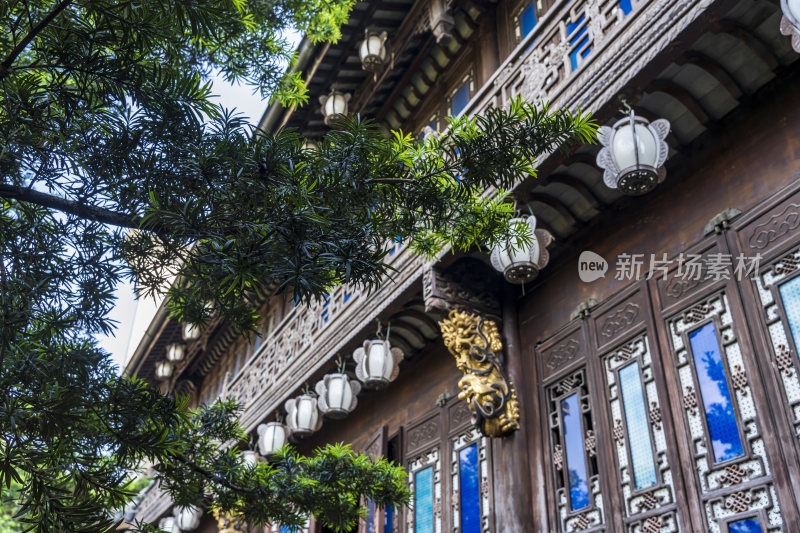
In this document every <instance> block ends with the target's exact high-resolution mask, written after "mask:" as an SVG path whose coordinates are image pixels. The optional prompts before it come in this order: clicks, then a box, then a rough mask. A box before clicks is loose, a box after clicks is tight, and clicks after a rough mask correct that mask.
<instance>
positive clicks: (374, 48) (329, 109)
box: [319, 29, 390, 126]
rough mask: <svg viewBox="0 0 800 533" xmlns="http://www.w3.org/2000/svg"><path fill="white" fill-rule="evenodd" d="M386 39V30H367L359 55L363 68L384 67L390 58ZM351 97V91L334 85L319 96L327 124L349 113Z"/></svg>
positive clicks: (375, 68) (379, 69) (360, 45)
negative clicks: (338, 88) (342, 90)
mask: <svg viewBox="0 0 800 533" xmlns="http://www.w3.org/2000/svg"><path fill="white" fill-rule="evenodd" d="M386 39H387V35H386V32H385V31H383V32H377V31H374V30H369V29H368V30H365V32H364V39H363V40H362V41H361V43H360V44H359V47H358V57H359V59H360V60H361V68H362V69H364V70H366V71H367V72H372V73H374V74H377V73H378V72H380V71H382V70H383V69H384V67H385V66H386V63H387V61H388V60H389V59H390V54H389V47H388V45H387V43H386ZM350 97H351V95H350V94H349V93H343V92H341V91H338V90H336V89H335V88H333V87H331V90H330V92H329V93H328V94H325V95H322V96H320V97H319V105H320V111H321V112H322V116H323V121H324V122H325V125H326V126H330V124H331V121H332V120H334V119H337V118H341V117H344V116H346V115H347V111H348V107H349V104H350Z"/></svg>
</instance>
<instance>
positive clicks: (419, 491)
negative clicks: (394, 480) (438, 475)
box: [414, 466, 433, 533]
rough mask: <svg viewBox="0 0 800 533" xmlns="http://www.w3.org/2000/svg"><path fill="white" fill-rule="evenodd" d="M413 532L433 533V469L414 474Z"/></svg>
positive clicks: (429, 468)
mask: <svg viewBox="0 0 800 533" xmlns="http://www.w3.org/2000/svg"><path fill="white" fill-rule="evenodd" d="M414 524H415V527H414V531H415V532H416V533H433V467H432V466H429V467H428V468H426V469H424V470H420V471H419V472H417V473H416V474H414Z"/></svg>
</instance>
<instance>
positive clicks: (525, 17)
mask: <svg viewBox="0 0 800 533" xmlns="http://www.w3.org/2000/svg"><path fill="white" fill-rule="evenodd" d="M535 26H536V6H535V5H534V3H533V2H531V3H530V4H529V5H528V7H526V8H525V9H523V10H522V13H520V14H519V29H520V32H521V33H522V36H523V37H525V36H526V35H528V34H529V33H530V32H531V31H532V30H533V28H534V27H535Z"/></svg>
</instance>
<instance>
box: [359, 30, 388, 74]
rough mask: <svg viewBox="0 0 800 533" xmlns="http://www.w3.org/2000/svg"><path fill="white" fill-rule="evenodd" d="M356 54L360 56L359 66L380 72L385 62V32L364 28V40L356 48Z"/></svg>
mask: <svg viewBox="0 0 800 533" xmlns="http://www.w3.org/2000/svg"><path fill="white" fill-rule="evenodd" d="M358 56H359V58H361V68H363V69H364V70H366V71H368V72H380V71H381V70H383V65H384V63H386V56H387V51H386V32H385V31H384V32H381V33H378V32H375V31H369V30H366V31H365V32H364V40H363V41H361V46H359V48H358Z"/></svg>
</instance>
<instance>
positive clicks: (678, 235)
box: [127, 0, 800, 533]
mask: <svg viewBox="0 0 800 533" xmlns="http://www.w3.org/2000/svg"><path fill="white" fill-rule="evenodd" d="M793 9H795V10H797V11H800V9H798V5H797V2H793V1H792V0H788V1H787V0H781V1H780V2H779V1H778V0H716V1H715V0H693V1H691V2H690V1H685V0H571V1H570V0H534V1H533V2H529V1H528V0H523V1H503V0H500V1H497V2H490V1H479V0H475V1H464V2H459V1H447V0H417V1H414V0H378V1H365V2H360V3H358V4H357V5H356V7H355V9H354V11H353V13H352V17H351V19H350V21H349V22H348V24H347V25H346V26H345V27H344V28H343V37H342V39H341V40H340V41H339V42H338V43H336V44H331V45H312V44H310V43H309V42H307V41H303V42H302V43H301V45H300V50H299V53H300V60H299V61H298V63H297V65H296V67H295V68H297V69H299V70H300V71H301V72H302V75H303V77H304V79H305V80H306V81H307V83H308V86H309V89H310V93H311V97H312V98H311V100H312V102H314V105H311V104H310V105H307V106H305V107H301V108H297V109H295V108H290V109H285V108H282V107H280V106H279V105H273V106H272V107H270V108H269V109H268V110H267V111H266V113H265V114H264V117H263V119H262V120H261V127H262V128H264V129H266V130H275V129H277V128H282V127H294V128H298V129H299V131H300V132H302V134H303V135H305V136H307V137H308V138H309V139H311V140H313V139H314V138H315V137H319V136H320V135H322V134H323V133H324V132H325V131H326V129H327V126H326V124H325V118H326V117H325V115H324V114H323V112H324V111H325V110H326V109H327V112H328V113H331V112H340V111H342V110H343V108H342V106H346V107H347V111H348V112H351V113H361V114H362V115H365V116H370V117H373V118H375V119H376V120H378V121H379V122H381V123H383V124H385V125H386V126H387V127H389V128H403V129H404V130H406V131H413V132H420V133H422V132H423V131H424V130H425V129H426V128H432V129H434V130H436V129H438V130H442V129H444V128H445V127H446V123H445V120H444V119H445V117H447V116H449V115H459V114H467V115H471V114H479V113H481V112H483V111H484V110H485V109H487V108H488V107H490V106H503V105H505V104H506V103H507V102H508V101H509V100H510V99H511V98H513V97H515V96H517V95H521V96H522V97H523V98H526V99H528V100H531V101H540V100H548V101H550V102H551V104H552V105H553V106H557V107H562V106H568V107H571V108H575V107H580V108H581V109H584V110H590V111H592V112H593V113H594V115H595V117H596V119H597V121H598V122H599V123H600V124H603V125H605V126H607V129H604V130H602V135H601V140H602V141H603V143H604V144H606V145H607V146H605V147H604V146H602V145H591V146H580V147H577V148H576V150H574V151H573V152H572V153H570V154H563V153H553V154H550V155H548V156H547V157H544V158H542V160H541V161H540V162H539V166H538V169H539V175H538V177H537V178H535V179H534V178H529V179H526V180H524V181H522V182H521V183H519V184H518V186H517V187H516V189H515V190H514V194H515V198H516V201H517V203H518V205H519V207H520V211H521V212H522V213H525V216H528V215H527V213H529V212H530V213H533V215H534V217H535V221H534V220H530V223H535V227H536V228H537V230H538V233H537V241H538V244H539V246H538V248H537V249H536V250H531V251H530V253H529V255H528V256H527V259H526V258H522V260H521V262H522V263H525V262H526V261H527V263H528V264H522V265H521V264H520V261H519V260H520V258H519V257H517V258H516V260H515V258H511V257H508V256H507V254H506V255H505V256H504V255H503V254H504V251H503V250H498V252H496V254H495V255H496V257H495V258H494V264H495V267H499V268H501V269H506V267H511V268H510V269H509V270H507V272H506V274H507V275H506V276H505V277H504V275H503V273H501V272H498V271H497V269H496V268H495V267H493V266H492V263H493V261H492V258H490V256H489V255H488V254H485V253H478V252H476V253H472V254H453V253H449V252H448V253H443V254H442V255H441V257H440V258H439V260H438V261H435V262H429V263H426V262H425V261H424V260H423V259H422V258H420V257H418V256H415V255H413V254H412V253H410V252H409V251H408V250H407V249H406V247H404V246H403V245H402V243H396V244H395V247H394V249H393V251H392V253H391V256H390V257H389V261H390V263H391V264H392V266H393V267H394V268H396V269H397V274H396V275H395V276H394V279H393V280H391V281H389V280H387V281H386V283H384V284H383V285H382V286H381V287H379V288H378V289H377V290H374V291H373V292H369V293H368V292H364V291H361V290H359V289H358V288H353V287H345V286H343V287H338V288H336V289H335V290H334V291H333V292H332V293H331V294H330V295H329V296H328V297H327V298H326V299H325V300H324V301H320V302H318V303H316V304H314V305H311V306H308V307H306V306H295V305H293V302H292V300H291V297H288V298H287V297H284V296H280V297H276V298H274V299H273V300H272V301H269V302H267V303H266V304H265V306H264V308H263V313H262V314H263V322H262V326H261V330H262V335H261V337H260V338H257V339H255V340H253V341H252V342H250V341H248V339H245V338H241V337H239V336H237V335H236V334H234V333H233V330H232V329H230V328H229V327H228V325H226V324H225V323H223V322H218V321H217V322H213V323H211V324H209V325H208V326H207V327H206V328H205V329H204V330H203V331H202V332H189V335H188V337H189V338H190V339H192V340H188V341H186V348H185V354H184V356H183V358H182V359H181V360H180V361H179V362H177V363H175V364H173V365H171V367H170V368H169V369H167V370H169V372H166V371H165V369H164V367H163V365H161V367H160V368H161V373H162V376H163V377H162V378H161V379H159V378H157V376H156V370H157V368H159V363H163V361H164V359H165V357H166V351H167V347H168V346H169V345H171V344H173V343H177V342H184V341H183V340H182V331H181V330H182V328H181V325H180V324H179V323H177V322H176V321H175V320H174V319H171V318H169V317H168V316H167V314H166V312H165V311H163V310H162V312H160V313H159V314H158V315H157V316H156V318H155V320H154V321H153V323H152V324H151V326H150V328H149V330H148V332H147V334H146V335H145V337H144V338H143V340H142V342H141V344H140V345H139V347H138V349H137V351H136V353H135V354H134V355H133V357H132V358H131V360H130V362H129V364H128V367H127V371H128V372H129V373H131V374H133V373H136V374H138V375H140V376H143V377H145V378H146V379H149V380H152V382H153V383H154V384H158V383H160V384H161V386H162V387H163V388H164V389H165V390H173V391H180V392H183V393H190V394H192V395H193V398H194V399H195V401H196V402H205V401H209V400H212V399H214V398H216V397H218V396H220V395H226V396H232V397H234V398H236V399H237V400H239V402H241V404H242V405H243V407H244V411H243V415H242V424H243V425H244V426H245V427H246V428H247V430H248V431H249V432H251V434H252V435H253V441H254V442H258V441H259V440H260V441H261V442H260V443H259V444H260V445H261V447H260V448H259V447H257V446H254V450H256V451H259V453H262V454H265V453H268V452H269V449H270V446H271V445H272V444H273V443H275V442H280V437H281V431H282V430H283V428H285V427H286V426H290V429H293V430H294V437H293V438H294V440H295V442H296V444H297V446H298V447H299V448H300V449H301V450H305V451H310V450H312V449H313V448H314V447H316V446H318V445H320V444H324V443H328V442H340V441H343V442H348V443H352V444H353V446H354V447H355V448H357V449H360V450H363V451H365V452H366V453H368V454H370V455H372V456H377V455H379V454H380V455H384V456H387V457H389V458H391V459H393V460H395V461H397V462H399V463H401V464H402V465H403V466H405V467H406V469H407V471H408V476H409V477H408V482H409V486H410V488H411V489H412V491H413V492H414V495H415V498H414V500H415V504H414V506H413V508H408V509H394V510H391V509H390V510H379V509H375V508H374V507H373V506H368V509H369V512H368V518H367V520H365V521H364V523H362V524H361V526H360V528H359V531H360V532H364V533H366V532H370V533H378V532H380V533H389V532H406V533H443V532H453V533H456V532H458V533H488V532H492V533H509V532H510V533H515V532H550V531H552V532H575V531H607V532H616V531H633V532H645V533H656V532H673V531H684V532H701V531H709V532H715V533H716V532H723V533H724V532H729V533H742V532H747V533H750V532H755V531H763V532H774V531H786V532H791V531H798V530H800V360H799V359H798V352H799V351H800V182H798V178H800V91H798V90H797V87H799V86H800V85H798V84H799V83H800V61H798V59H799V58H800V55H799V54H798V50H800V37H799V36H798V34H797V30H796V29H795V25H796V24H797V21H798V17H797V15H798V13H793V12H792V10H793ZM383 32H385V37H384V35H383ZM370 37H371V38H373V41H372V43H371V44H369V46H368V45H367V44H365V43H364V40H365V38H370ZM384 39H385V40H384ZM793 44H794V49H793ZM362 46H363V47H365V51H364V52H363V53H361V54H360V52H362V51H361V48H362ZM370 46H372V47H373V48H370ZM382 47H385V48H382ZM367 56H368V57H367ZM362 58H365V60H364V61H362ZM365 67H366V68H368V69H370V70H365ZM319 97H323V101H322V102H321V106H320V105H316V102H317V100H318V98H319ZM623 102H624V103H625V104H623ZM624 105H627V106H629V108H625V114H620V111H619V110H620V108H621V107H623V106H624ZM321 110H322V111H321ZM631 113H633V115H631ZM626 158H627V161H628V162H627V163H626V162H625V161H626ZM631 158H632V159H631ZM598 162H599V164H598ZM549 236H552V243H549V241H550V238H549ZM548 243H549V245H548ZM588 251H590V252H593V254H584V255H582V254H583V253H584V252H588ZM594 254H596V255H594ZM548 255H549V258H548ZM597 256H599V257H597ZM548 259H549V260H548ZM604 261H605V262H606V263H607V271H606V272H605V275H604V276H602V277H597V276H596V275H592V274H593V273H597V272H600V273H602V271H603V269H604V265H603V263H604ZM581 263H583V264H581ZM755 266H757V267H758V268H757V269H754V268H750V267H755ZM516 267H521V268H516ZM743 267H744V268H743ZM537 271H538V275H537V276H536V277H535V279H529V280H528V281H527V282H526V283H524V287H521V286H520V283H519V282H520V281H525V280H527V279H528V278H530V277H532V276H533V274H535V273H537ZM581 274H583V278H584V279H587V281H583V280H582V278H581ZM737 277H738V278H741V279H737ZM506 278H508V279H510V280H511V281H514V282H515V283H509V282H508V281H506ZM589 278H596V279H594V280H592V281H588V279H589ZM377 322H380V324H381V325H382V326H381V331H380V332H378V330H377V326H376V324H377ZM387 334H388V341H387V339H386V336H387ZM194 337H196V338H194ZM389 345H390V346H391V347H392V348H394V350H389V349H388V348H389ZM353 354H355V357H353V356H352V355H353ZM340 355H345V356H346V361H347V366H346V368H345V372H344V374H345V375H344V377H342V372H341V369H340V366H339V364H338V363H337V357H338V356H340ZM166 374H168V376H167V375H166ZM318 382H321V383H322V385H317V383H318ZM306 384H308V385H309V386H310V387H311V388H312V389H315V390H316V391H317V393H318V394H319V395H320V396H319V398H314V397H310V396H308V395H304V393H303V391H304V387H305V386H306ZM344 387H348V389H347V391H346V392H343V391H345V389H344ZM370 387H372V388H370ZM351 396H353V397H356V398H357V405H356V406H355V407H353V404H352V402H351V401H350V397H351ZM320 409H321V410H320ZM323 411H325V412H327V415H325V414H324V413H323ZM270 422H278V423H274V424H269V423H270ZM259 428H260V429H259ZM301 435H302V438H301ZM171 512H172V510H171V503H170V502H169V500H168V499H166V498H164V497H163V496H162V495H161V493H160V492H159V491H158V488H157V487H155V488H152V489H151V490H150V491H149V492H148V493H147V494H146V495H145V496H144V499H143V500H142V501H141V502H140V504H139V506H138V508H137V510H136V515H137V517H138V518H141V519H145V520H148V521H153V522H157V521H158V520H160V519H163V518H164V517H168V516H170V513H171ZM196 522H197V523H196V524H192V525H194V526H196V530H197V531H217V530H218V528H220V529H222V530H224V531H228V532H229V533H232V532H234V531H245V530H246V526H243V525H237V524H228V525H225V524H223V523H222V522H220V524H219V525H218V524H217V521H216V520H214V519H213V518H212V517H207V516H206V517H203V518H202V519H201V520H199V521H196ZM170 525H173V526H174V527H178V526H177V525H175V524H170ZM224 528H228V529H224ZM252 530H253V531H255V528H253V529H252ZM271 530H272V531H279V525H277V524H276V525H274V526H273V527H272V528H271ZM307 530H308V531H310V532H314V533H321V532H322V531H324V530H323V529H321V528H320V527H319V526H318V525H316V524H314V522H313V519H311V520H309V524H308V526H307Z"/></svg>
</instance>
